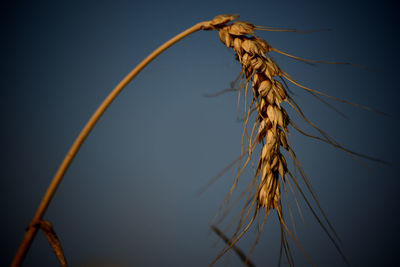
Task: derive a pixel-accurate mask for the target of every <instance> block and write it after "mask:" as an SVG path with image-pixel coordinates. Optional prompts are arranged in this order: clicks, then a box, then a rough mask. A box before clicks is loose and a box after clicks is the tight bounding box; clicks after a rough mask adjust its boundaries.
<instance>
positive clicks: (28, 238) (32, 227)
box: [11, 21, 209, 267]
mask: <svg viewBox="0 0 400 267" xmlns="http://www.w3.org/2000/svg"><path fill="white" fill-rule="evenodd" d="M208 24H209V21H204V22H200V23H198V24H196V25H194V26H192V27H190V28H189V29H187V30H185V31H183V32H182V33H180V34H178V35H177V36H175V37H173V38H172V39H170V40H169V41H167V42H166V43H164V44H163V45H161V46H160V47H159V48H157V49H156V50H154V51H153V52H152V53H151V54H150V55H148V56H147V57H146V58H145V59H144V60H143V61H142V62H140V63H139V65H137V66H136V67H135V68H134V69H133V70H132V71H131V72H130V73H129V74H128V75H126V76H125V78H124V79H122V81H121V82H120V83H119V84H118V85H117V86H116V87H115V88H114V89H113V90H112V92H111V93H110V94H109V95H108V96H107V98H106V99H105V100H104V101H103V103H101V105H100V106H99V107H98V108H97V110H96V112H95V113H94V114H93V115H92V117H91V118H90V120H89V121H88V122H87V123H86V125H85V127H84V128H83V129H82V131H81V132H80V134H79V135H78V137H77V138H76V140H75V142H74V143H73V145H72V146H71V148H70V150H69V151H68V153H67V155H66V156H65V158H64V160H63V162H62V163H61V165H60V167H59V168H58V171H57V173H56V174H55V175H54V178H53V180H52V182H51V183H50V185H49V187H48V189H47V191H46V193H45V195H44V197H43V199H42V201H41V203H40V205H39V207H38V209H37V210H36V213H35V215H34V217H33V219H32V221H31V223H30V224H29V226H28V228H27V230H26V232H25V236H24V238H23V240H22V242H21V244H20V246H19V247H18V250H17V252H16V254H15V256H14V258H13V261H12V263H11V267H17V266H20V265H21V263H22V261H23V259H24V257H25V255H26V253H27V251H28V249H29V247H30V245H31V243H32V241H33V239H34V237H35V235H36V233H37V231H38V229H39V227H38V225H39V222H40V221H41V219H42V217H43V215H44V213H45V211H46V209H47V207H48V205H49V203H50V201H51V199H52V197H53V195H54V193H55V191H56V190H57V187H58V185H59V184H60V182H61V180H62V178H63V176H64V173H65V172H66V170H67V169H68V166H69V165H70V163H71V161H72V160H73V158H74V157H75V155H76V153H77V152H78V150H79V148H80V147H81V145H82V143H83V142H84V141H85V139H86V137H87V136H88V134H89V133H90V131H91V130H92V129H93V127H94V125H95V124H96V122H97V121H98V120H99V118H100V117H101V115H102V114H103V113H104V111H105V110H106V109H107V107H108V106H109V105H110V104H111V102H112V101H113V100H114V99H115V97H116V96H117V95H118V94H119V93H120V92H121V91H122V89H123V88H124V87H125V86H126V85H127V84H128V83H129V82H130V81H131V80H132V79H133V78H134V77H135V76H136V75H137V74H138V73H139V72H140V71H141V70H142V69H143V68H144V67H145V66H146V65H147V64H149V63H150V62H151V61H152V60H153V59H154V58H155V57H156V56H158V55H159V54H160V53H162V52H163V51H164V50H166V49H167V48H168V47H170V46H171V45H173V44H174V43H176V42H178V41H179V40H180V39H182V38H184V37H186V36H188V35H189V34H192V33H194V32H196V31H198V30H200V29H201V28H202V27H203V26H205V25H208Z"/></svg>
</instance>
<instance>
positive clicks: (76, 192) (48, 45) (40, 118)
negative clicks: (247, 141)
mask: <svg viewBox="0 0 400 267" xmlns="http://www.w3.org/2000/svg"><path fill="white" fill-rule="evenodd" d="M399 11H400V10H399V6H398V4H397V3H395V1H380V2H378V1H256V0H254V1H253V0H249V1H237V0H233V1H226V2H224V1H198V2H194V1H193V2H192V1H142V2H136V1H31V2H30V1H2V2H1V4H0V18H1V19H0V21H1V24H0V25H1V26H0V27H1V28H0V30H1V36H2V37H1V40H2V41H1V44H0V88H1V101H2V104H1V106H0V118H1V125H2V126H1V127H2V130H1V138H0V140H1V144H0V145H1V153H0V155H1V161H0V162H1V163H0V167H1V180H0V190H1V192H0V208H1V212H2V219H1V220H0V226H1V229H2V230H1V232H2V234H1V238H0V246H1V249H0V265H4V266H7V265H8V264H9V263H10V261H11V259H12V257H13V254H14V252H15V250H16V248H17V247H18V245H19V242H20V240H21V238H22V236H23V233H24V229H25V227H26V225H27V224H28V223H29V221H30V220H31V218H32V216H33V214H34V212H35V209H36V208H37V205H38V204H39V202H40V199H41V198H42V196H43V194H44V192H45V190H46V188H47V186H48V184H49V183H50V181H51V178H52V176H53V174H54V173H55V172H56V170H57V168H58V165H59V164H60V163H61V161H62V159H63V157H64V155H65V153H66V152H67V150H68V149H69V147H70V145H71V144H72V142H73V141H74V139H75V137H76V136H77V135H78V133H79V131H80V129H81V128H82V127H83V126H84V124H85V123H86V121H87V120H88V119H89V117H90V116H91V114H92V113H93V112H94V110H95V109H96V108H97V106H98V105H99V104H100V103H101V101H102V100H103V99H104V98H105V97H106V96H107V94H108V93H109V92H110V91H111V89H112V88H113V87H114V86H115V85H116V84H117V83H118V82H119V81H120V80H121V79H122V78H123V77H124V76H125V75H126V74H127V73H128V72H129V71H130V70H131V69H132V68H133V67H134V66H135V65H136V64H138V63H139V62H140V61H141V60H142V59H143V58H144V57H145V56H146V55H147V54H149V53H150V52H151V51H152V50H154V49H155V48H156V47H158V46H159V45H161V44H162V43H163V42H165V41H166V40H168V39H169V38H171V37H172V36H174V35H175V34H177V33H179V32H181V31H183V30H184V29H186V28H188V27H190V26H192V25H193V24H195V23H197V22H199V21H204V20H209V19H212V18H213V17H214V16H216V15H218V14H229V13H238V14H240V15H241V19H242V20H245V21H249V22H252V23H254V24H257V25H266V26H276V27H295V28H298V29H303V30H308V29H316V28H331V29H333V31H330V32H319V33H312V34H297V33H273V32H259V33H257V34H258V35H259V36H261V37H262V38H264V39H265V40H266V41H267V42H269V43H270V44H271V45H272V46H274V47H277V48H278V49H281V50H283V51H286V52H288V53H291V54H294V55H297V56H301V57H306V58H311V59H318V60H332V61H346V62H352V63H357V64H362V65H366V66H369V67H372V68H375V71H366V70H361V69H357V68H354V67H350V66H343V65H323V64H321V65H318V66H309V65H306V64H304V63H301V62H296V61H295V60H292V59H290V58H286V57H284V56H280V55H277V54H273V53H272V56H273V58H274V59H275V60H276V61H277V63H278V64H279V66H280V67H281V68H282V69H283V70H285V71H286V72H288V73H289V74H291V75H292V76H293V77H294V78H295V79H296V80H298V81H300V82H301V83H303V84H305V85H307V86H309V87H311V88H314V89H320V90H322V91H323V92H326V93H328V94H330V95H334V96H337V97H341V98H344V99H347V100H350V101H354V102H357V103H360V104H364V105H367V106H370V107H373V108H376V109H379V110H382V111H384V112H387V113H390V114H391V115H392V116H391V117H386V116H382V115H379V114H376V113H373V112H369V111H365V110H361V109H358V108H355V107H352V106H349V105H345V104H339V103H334V102H332V101H330V103H332V104H334V105H335V106H336V107H338V108H339V109H340V110H341V111H342V112H344V113H345V114H346V115H347V116H348V119H344V118H342V117H340V116H338V115H337V113H335V112H333V111H332V110H331V109H329V108H328V107H326V106H325V105H323V104H321V103H320V102H318V101H317V100H316V99H314V98H313V97H312V96H310V95H309V94H306V93H304V92H303V91H302V90H301V89H300V88H297V87H295V86H291V90H292V91H294V92H295V94H296V95H295V99H296V100H297V101H298V103H299V104H300V105H301V106H302V107H303V109H304V111H305V113H306V114H307V115H308V116H309V118H310V119H311V120H312V121H313V122H315V123H317V124H318V125H320V126H321V127H322V128H323V129H325V130H326V131H327V132H328V133H330V134H331V136H333V137H334V138H336V139H337V140H338V141H339V142H340V143H341V144H343V145H345V146H346V147H348V148H350V149H352V150H355V151H357V152H360V153H365V154H368V155H371V156H374V157H377V158H381V159H385V160H387V161H390V162H391V163H392V165H391V166H386V165H382V164H379V163H376V162H371V161H364V162H365V163H366V164H367V165H368V168H369V169H366V168H365V167H363V166H362V165H360V164H358V163H357V162H356V161H354V160H353V159H351V158H350V157H349V156H348V155H347V154H345V153H344V152H342V151H340V150H337V149H335V148H333V147H330V146H329V145H326V144H323V143H321V142H318V141H315V140H311V139H309V138H307V137H304V136H301V135H299V134H297V133H296V132H295V130H293V129H291V131H290V133H291V134H290V141H291V143H292V144H293V146H294V150H295V151H296V153H297V156H298V158H299V159H300V161H301V163H302V164H303V167H304V169H305V171H306V173H307V175H308V176H309V178H310V180H311V182H312V184H313V186H314V188H315V190H316V192H317V194H318V197H319V200H320V203H321V205H322V207H323V208H324V209H325V211H326V213H327V215H328V217H329V218H330V219H331V221H332V223H333V225H334V226H335V228H336V230H337V232H338V233H339V235H340V236H341V238H342V248H343V250H344V253H345V254H346V256H347V257H348V259H349V261H350V263H351V264H352V265H353V266H395V265H396V262H398V261H397V259H398V250H399V245H398V244H399V243H398V239H399V233H398V228H397V227H398V225H399V219H398V218H397V213H398V210H399V208H398V204H399V196H398V187H399V180H398V178H399V175H398V173H399V167H398V154H397V153H398V151H399V144H398V136H399V127H398V125H399V109H398V103H397V101H398V99H399V87H400V86H399V81H398V76H399V67H398V62H399V54H398V46H399V42H398V40H397V37H398V35H399V26H400V25H399V18H398V14H399ZM239 71H240V66H239V64H238V63H237V62H236V61H235V60H234V55H233V52H232V51H230V50H228V49H227V48H225V47H224V46H223V44H222V43H221V42H220V41H219V39H218V37H217V33H216V32H198V33H195V34H193V35H192V36H190V37H188V38H186V39H184V40H182V41H181V42H179V43H178V44H176V45H175V46H173V47H172V48H171V49H169V50H168V51H166V52H165V53H163V54H162V55H161V56H160V57H158V58H157V59H156V60H155V61H154V62H152V63H151V65H149V66H147V67H146V68H145V69H144V71H143V72H142V73H140V74H139V76H138V77H137V78H135V79H134V80H133V82H132V83H131V84H129V85H128V86H127V88H126V89H125V90H124V91H123V92H122V93H121V95H119V97H118V98H117V99H116V100H115V102H113V104H112V105H111V106H110V108H109V110H108V111H107V112H106V113H105V115H104V116H103V117H102V118H101V120H100V121H99V123H98V124H97V126H96V127H95V129H94V131H93V132H92V133H91V134H90V136H89V138H88V139H87V141H86V142H85V143H84V145H83V147H82V148H81V150H80V151H79V153H78V155H77V157H76V159H75V160H74V161H73V163H72V165H71V167H70V168H69V170H68V172H67V174H66V175H65V179H64V180H63V182H62V183H61V186H60V188H59V190H58V192H57V194H56V196H55V197H54V199H53V201H52V203H51V205H50V207H49V209H48V211H47V213H46V215H45V218H46V219H48V220H50V221H51V222H52V223H53V224H54V226H55V230H56V232H57V233H58V235H59V237H60V239H61V242H62V245H63V248H64V251H65V254H66V256H67V259H68V261H69V263H70V264H71V266H207V265H208V264H209V263H210V262H211V261H212V259H213V258H214V257H215V256H216V255H217V253H218V252H219V251H220V249H221V248H222V242H219V243H218V244H217V245H215V242H216V240H218V238H217V237H216V236H215V235H214V234H213V233H212V232H211V231H210V230H209V224H210V222H211V220H212V218H213V217H214V215H215V214H216V212H217V210H218V206H219V205H220V203H221V202H222V200H223V199H224V197H225V195H226V193H227V192H228V189H229V188H230V186H231V184H232V180H233V178H234V175H235V171H236V168H233V169H232V170H230V171H228V172H227V173H226V174H225V175H224V176H223V177H222V178H221V179H219V180H218V182H216V183H215V184H214V185H213V186H211V187H210V188H209V189H208V190H207V191H206V192H205V193H203V194H202V195H201V196H198V195H197V192H198V191H199V190H200V189H201V188H202V187H203V186H204V185H205V184H206V183H207V182H208V181H209V180H210V179H211V178H212V177H213V176H214V175H215V174H217V173H218V172H219V171H220V170H221V169H222V168H223V167H224V166H226V165H227V164H229V163H230V162H231V161H233V160H234V159H235V158H236V157H237V156H238V155H239V153H240V137H241V130H242V123H240V122H238V121H237V120H236V104H237V102H236V101H237V95H236V93H227V94H224V95H222V96H219V97H215V98H206V97H204V94H207V93H216V92H218V91H220V90H223V89H226V88H228V87H229V86H230V82H232V81H233V80H234V79H235V77H236V76H237V74H238V72H239ZM285 107H286V106H285ZM286 108H287V109H288V110H289V107H286ZM241 111H243V107H242V108H240V109H239V112H241ZM289 114H290V115H291V116H292V119H293V120H294V121H296V122H298V124H299V125H301V126H302V127H304V128H306V129H308V130H309V131H311V129H310V128H309V127H307V126H306V125H305V124H304V123H301V122H300V119H299V118H298V117H297V116H296V115H295V114H294V113H293V112H289ZM314 133H315V132H314ZM251 177H252V170H251V168H250V169H249V170H248V171H247V172H245V173H244V174H243V176H242V177H241V185H246V184H247V183H248V181H250V179H251ZM292 206H293V205H292ZM302 208H303V210H304V217H305V223H303V222H302V220H301V218H300V216H299V215H298V213H297V212H296V211H294V217H295V222H296V226H297V227H296V229H297V235H298V237H299V240H300V242H301V243H302V245H303V246H304V247H305V249H306V250H307V251H308V252H309V253H310V254H311V256H312V258H313V259H314V261H315V262H316V264H317V265H319V266H342V265H344V262H343V261H342V259H341V258H340V255H339V254H338V253H337V251H336V250H335V248H334V246H333V245H332V243H331V242H330V241H329V239H328V238H327V236H326V235H325V234H324V233H323V231H322V230H321V228H320V227H319V226H318V224H317V223H316V221H315V219H314V218H313V217H312V215H311V213H310V212H309V211H308V210H307V208H306V207H305V206H304V205H302ZM255 237H256V230H255V229H252V230H251V231H249V232H248V235H247V238H244V239H243V240H242V241H241V242H240V243H239V246H240V247H241V248H242V249H244V250H245V251H248V250H249V248H250V246H251V244H252V241H253V240H254V239H255ZM46 242H47V241H46V240H45V238H44V236H43V234H42V233H40V234H38V236H37V237H36V239H35V241H34V243H33V245H32V247H31V249H30V251H29V253H28V255H27V258H26V261H25V265H24V266H57V261H56V258H55V256H54V255H53V254H52V251H51V249H50V247H49V245H48V244H47V243H46ZM279 242H280V234H279V226H278V223H277V218H276V216H271V217H270V218H269V220H268V222H267V225H266V227H265V229H264V232H263V234H262V238H261V241H260V243H259V245H258V247H257V248H256V251H255V253H254V255H253V258H252V259H253V261H254V263H255V264H256V265H257V266H270V265H276V263H277V261H278V254H279ZM292 250H293V251H294V254H295V262H296V263H297V264H298V265H299V266H304V265H308V264H309V263H308V262H307V261H306V259H305V257H304V256H303V255H302V254H301V252H300V250H299V249H298V248H297V247H296V246H295V245H294V244H293V245H292ZM225 263H228V266H241V262H240V260H239V259H238V258H237V256H236V255H234V254H232V253H228V255H227V256H226V257H224V258H223V259H222V260H221V261H219V262H218V264H217V266H224V264H225Z"/></svg>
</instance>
